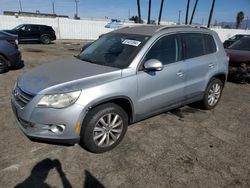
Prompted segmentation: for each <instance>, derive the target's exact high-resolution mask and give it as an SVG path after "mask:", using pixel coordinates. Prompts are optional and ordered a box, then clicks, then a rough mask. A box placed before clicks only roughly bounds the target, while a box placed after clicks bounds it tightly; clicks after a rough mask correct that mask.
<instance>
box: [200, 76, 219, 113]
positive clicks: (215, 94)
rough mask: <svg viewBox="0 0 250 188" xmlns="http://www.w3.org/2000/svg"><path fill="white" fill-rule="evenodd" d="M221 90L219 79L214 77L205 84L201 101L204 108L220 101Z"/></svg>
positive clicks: (209, 108) (209, 107)
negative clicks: (205, 87)
mask: <svg viewBox="0 0 250 188" xmlns="http://www.w3.org/2000/svg"><path fill="white" fill-rule="evenodd" d="M222 90H223V84H222V82H221V80H219V79H217V78H214V79H212V80H211V81H210V83H209V84H208V86H207V89H206V92H205V95H204V97H203V100H202V101H201V103H202V105H203V107H204V108H205V109H206V110H211V109H213V108H214V107H215V106H216V105H217V104H218V103H219V101H220V98H221V94H222Z"/></svg>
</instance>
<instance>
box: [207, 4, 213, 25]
mask: <svg viewBox="0 0 250 188" xmlns="http://www.w3.org/2000/svg"><path fill="white" fill-rule="evenodd" d="M214 4H215V0H213V3H212V7H211V10H210V14H209V19H208V23H207V27H208V28H209V27H210V24H211V20H212V17H213V13H214Z"/></svg>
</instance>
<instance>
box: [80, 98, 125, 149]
mask: <svg viewBox="0 0 250 188" xmlns="http://www.w3.org/2000/svg"><path fill="white" fill-rule="evenodd" d="M127 125H128V115H127V113H126V112H125V111H124V110H123V109H122V108H121V107H120V106H118V105H116V104H113V103H107V104H103V105H100V106H98V107H96V108H94V109H92V110H91V111H90V112H89V113H88V114H87V116H86V118H85V120H84V123H83V127H82V130H81V135H80V136H81V140H80V144H81V145H82V146H83V147H84V148H85V149H86V150H88V151H90V152H93V153H103V152H106V151H109V150H111V149H113V148H114V147H115V146H117V145H118V144H119V143H120V142H121V140H122V139H123V137H124V135H125V133H126V131H127Z"/></svg>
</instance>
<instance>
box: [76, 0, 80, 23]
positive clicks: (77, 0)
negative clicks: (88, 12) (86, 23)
mask: <svg viewBox="0 0 250 188" xmlns="http://www.w3.org/2000/svg"><path fill="white" fill-rule="evenodd" d="M79 1H80V0H75V3H76V13H75V19H78V3H79Z"/></svg>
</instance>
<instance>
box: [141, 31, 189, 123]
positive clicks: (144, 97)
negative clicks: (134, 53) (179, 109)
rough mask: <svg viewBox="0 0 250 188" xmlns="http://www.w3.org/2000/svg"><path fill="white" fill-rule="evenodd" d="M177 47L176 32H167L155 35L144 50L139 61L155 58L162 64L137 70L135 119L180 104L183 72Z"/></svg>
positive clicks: (178, 46) (179, 48)
mask: <svg viewBox="0 0 250 188" xmlns="http://www.w3.org/2000/svg"><path fill="white" fill-rule="evenodd" d="M181 49H182V47H181V43H180V39H179V36H178V35H177V34H171V35H166V36H163V37H161V38H160V39H158V40H157V41H156V42H155V43H154V45H153V46H152V47H151V49H150V50H149V51H148V52H147V54H146V56H145V58H144V60H143V63H145V62H146V61H147V60H150V59H157V60H159V61H161V62H162V63H163V65H164V68H163V70H161V71H143V69H142V70H140V71H139V72H138V74H137V82H138V83H137V84H138V103H137V115H138V119H141V118H143V117H145V116H148V115H151V114H153V113H157V112H161V111H162V110H163V109H166V108H167V107H171V106H174V105H180V104H181V102H182V100H183V94H184V84H185V83H184V82H185V72H186V64H185V62H183V61H182V50H181Z"/></svg>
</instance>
